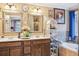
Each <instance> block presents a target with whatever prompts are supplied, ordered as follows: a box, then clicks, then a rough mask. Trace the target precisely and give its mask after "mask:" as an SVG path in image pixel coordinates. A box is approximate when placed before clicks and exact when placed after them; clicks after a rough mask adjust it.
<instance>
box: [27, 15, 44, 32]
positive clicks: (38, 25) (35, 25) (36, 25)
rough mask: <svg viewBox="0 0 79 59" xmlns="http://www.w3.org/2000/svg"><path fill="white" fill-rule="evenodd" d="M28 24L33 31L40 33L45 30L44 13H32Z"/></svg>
mask: <svg viewBox="0 0 79 59" xmlns="http://www.w3.org/2000/svg"><path fill="white" fill-rule="evenodd" d="M28 24H29V27H30V30H31V32H34V33H40V32H42V31H43V16H42V15H30V16H29V20H28Z"/></svg>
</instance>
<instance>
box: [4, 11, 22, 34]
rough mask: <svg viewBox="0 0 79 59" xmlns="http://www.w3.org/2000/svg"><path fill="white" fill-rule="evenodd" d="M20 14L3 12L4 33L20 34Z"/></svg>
mask: <svg viewBox="0 0 79 59" xmlns="http://www.w3.org/2000/svg"><path fill="white" fill-rule="evenodd" d="M21 19H22V17H21V13H9V12H4V32H5V33H6V32H21Z"/></svg>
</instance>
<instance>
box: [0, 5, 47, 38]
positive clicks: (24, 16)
mask: <svg viewBox="0 0 79 59" xmlns="http://www.w3.org/2000/svg"><path fill="white" fill-rule="evenodd" d="M5 5H6V4H0V8H1V9H2V10H4V7H5ZM14 5H15V6H16V8H17V10H19V11H21V10H22V4H14ZM26 6H27V7H29V13H30V10H31V9H32V8H34V7H39V8H41V10H42V14H43V16H46V17H48V8H47V7H42V6H35V5H29V4H26ZM2 15H3V14H2ZM2 19H3V18H2ZM2 19H0V36H2V35H4V36H16V37H17V36H18V33H3V30H4V29H3V24H2V23H3V21H2ZM27 20H28V13H25V12H23V13H22V27H24V26H27V25H28V24H27ZM43 20H44V19H43ZM44 28H45V27H43V29H44ZM32 34H35V35H37V34H38V35H41V34H43V32H42V33H32Z"/></svg>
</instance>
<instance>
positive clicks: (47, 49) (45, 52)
mask: <svg viewBox="0 0 79 59" xmlns="http://www.w3.org/2000/svg"><path fill="white" fill-rule="evenodd" d="M41 52H42V56H50V44H43V45H42V51H41Z"/></svg>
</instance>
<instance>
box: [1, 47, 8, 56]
mask: <svg viewBox="0 0 79 59" xmlns="http://www.w3.org/2000/svg"><path fill="white" fill-rule="evenodd" d="M0 56H9V48H4V47H3V48H0Z"/></svg>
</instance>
